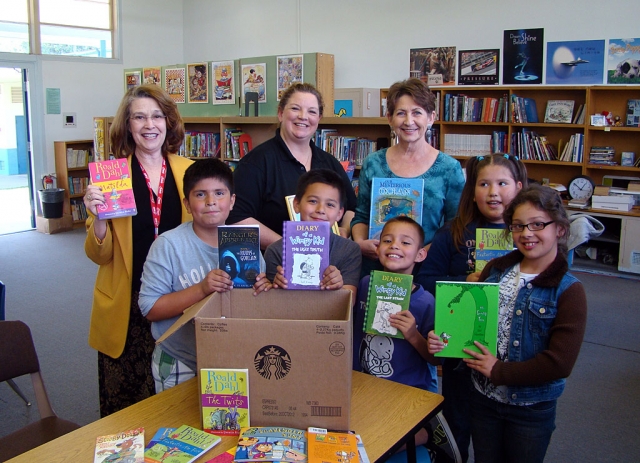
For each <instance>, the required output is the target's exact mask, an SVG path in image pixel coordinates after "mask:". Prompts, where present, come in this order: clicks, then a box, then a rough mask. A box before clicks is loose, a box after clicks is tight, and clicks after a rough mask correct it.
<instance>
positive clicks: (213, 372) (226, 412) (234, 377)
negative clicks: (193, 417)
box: [200, 368, 250, 436]
mask: <svg viewBox="0 0 640 463" xmlns="http://www.w3.org/2000/svg"><path fill="white" fill-rule="evenodd" d="M200 380H201V383H200V397H201V398H202V429H203V430H205V431H207V432H210V433H212V434H216V435H218V436H237V435H239V434H240V428H246V427H248V426H249V425H250V423H249V370H247V369H246V368H245V369H226V368H203V369H201V370H200Z"/></svg>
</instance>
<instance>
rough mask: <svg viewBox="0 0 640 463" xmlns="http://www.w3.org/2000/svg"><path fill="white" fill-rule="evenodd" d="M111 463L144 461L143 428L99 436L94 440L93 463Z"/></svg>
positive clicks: (140, 462)
mask: <svg viewBox="0 0 640 463" xmlns="http://www.w3.org/2000/svg"><path fill="white" fill-rule="evenodd" d="M113 461H129V462H131V463H142V462H143V461H144V428H137V429H131V430H130V431H125V432H121V433H118V434H110V435H108V436H100V437H98V438H97V439H96V450H95V455H94V459H93V463H109V462H113Z"/></svg>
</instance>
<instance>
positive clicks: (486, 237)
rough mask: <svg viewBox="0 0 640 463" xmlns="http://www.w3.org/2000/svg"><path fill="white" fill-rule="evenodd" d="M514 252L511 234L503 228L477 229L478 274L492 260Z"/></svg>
mask: <svg viewBox="0 0 640 463" xmlns="http://www.w3.org/2000/svg"><path fill="white" fill-rule="evenodd" d="M511 251H513V237H512V236H511V233H508V234H507V235H505V233H504V229H501V228H476V272H481V271H482V269H483V268H485V266H486V265H487V263H488V262H489V261H490V260H491V259H495V258H496V257H500V256H504V255H505V254H508V253H510V252H511Z"/></svg>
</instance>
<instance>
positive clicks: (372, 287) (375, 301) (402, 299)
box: [363, 270, 413, 339]
mask: <svg viewBox="0 0 640 463" xmlns="http://www.w3.org/2000/svg"><path fill="white" fill-rule="evenodd" d="M412 287H413V275H403V274H400V273H391V272H384V271H381V270H372V271H371V280H370V281H369V293H368V294H367V305H366V308H365V316H364V317H365V318H364V326H363V331H364V332H365V333H369V334H377V335H380V336H390V337H393V338H401V339H402V338H404V336H403V335H402V332H401V331H400V330H398V329H397V328H394V327H393V326H391V324H390V323H389V316H390V315H393V314H395V313H398V312H401V311H403V310H409V301H410V299H411V289H412Z"/></svg>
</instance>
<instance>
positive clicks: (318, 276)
mask: <svg viewBox="0 0 640 463" xmlns="http://www.w3.org/2000/svg"><path fill="white" fill-rule="evenodd" d="M330 234H331V231H330V230H329V222H304V221H302V222H284V223H283V233H282V264H283V267H284V277H285V278H286V279H287V281H288V284H287V287H288V289H320V282H321V281H322V275H323V273H324V271H325V270H326V268H327V267H328V266H329V240H330Z"/></svg>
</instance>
